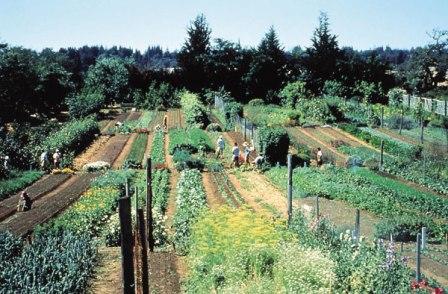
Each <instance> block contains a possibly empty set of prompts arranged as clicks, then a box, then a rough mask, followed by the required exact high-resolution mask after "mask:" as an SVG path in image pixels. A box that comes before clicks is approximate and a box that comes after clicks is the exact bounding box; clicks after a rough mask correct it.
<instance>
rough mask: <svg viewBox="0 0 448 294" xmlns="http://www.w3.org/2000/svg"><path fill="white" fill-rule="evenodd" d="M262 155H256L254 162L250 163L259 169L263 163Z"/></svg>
mask: <svg viewBox="0 0 448 294" xmlns="http://www.w3.org/2000/svg"><path fill="white" fill-rule="evenodd" d="M263 159H264V157H263V154H258V156H257V157H255V159H254V161H252V163H253V164H254V165H255V166H256V167H257V168H260V167H261V164H262V163H263Z"/></svg>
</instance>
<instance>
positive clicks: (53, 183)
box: [0, 174, 71, 221]
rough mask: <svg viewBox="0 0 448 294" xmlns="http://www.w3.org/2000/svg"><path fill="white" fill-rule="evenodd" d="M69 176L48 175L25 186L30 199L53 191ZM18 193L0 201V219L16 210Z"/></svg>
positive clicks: (35, 198)
mask: <svg viewBox="0 0 448 294" xmlns="http://www.w3.org/2000/svg"><path fill="white" fill-rule="evenodd" d="M70 177H71V175H69V174H57V175H48V176H45V177H44V178H42V179H40V180H39V181H37V182H35V183H34V184H33V185H31V186H29V187H28V188H26V190H27V192H28V195H29V196H30V198H31V200H33V201H36V200H37V199H39V198H40V197H42V196H43V195H45V194H47V193H49V192H51V191H53V190H54V189H55V188H56V187H58V186H59V185H61V184H62V183H64V182H65V181H67V180H68V179H69V178H70ZM20 194H21V193H18V194H16V195H14V196H11V197H9V198H8V199H5V200H3V201H2V202H0V221H2V220H4V219H5V218H7V217H9V216H11V215H12V214H14V213H15V212H16V210H17V203H18V201H19V199H20Z"/></svg>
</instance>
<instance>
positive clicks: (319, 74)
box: [305, 12, 341, 94]
mask: <svg viewBox="0 0 448 294" xmlns="http://www.w3.org/2000/svg"><path fill="white" fill-rule="evenodd" d="M336 38H337V36H336V35H332V34H331V33H330V23H329V21H328V15H327V14H326V13H324V12H321V14H320V16H319V26H318V27H317V28H316V30H315V31H314V34H313V38H312V39H311V42H312V44H313V45H312V46H311V47H310V48H307V54H308V57H307V58H306V62H305V64H306V68H307V70H308V79H309V80H308V81H307V85H308V86H309V87H310V89H311V90H312V91H313V92H315V93H316V94H318V93H319V92H320V91H321V89H322V87H323V85H324V83H325V81H327V80H334V79H336V69H337V61H338V59H339V58H340V57H341V51H340V49H339V47H338V41H337V40H336Z"/></svg>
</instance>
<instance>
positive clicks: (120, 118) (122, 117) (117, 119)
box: [101, 113, 130, 134]
mask: <svg viewBox="0 0 448 294" xmlns="http://www.w3.org/2000/svg"><path fill="white" fill-rule="evenodd" d="M129 115H130V114H129V113H120V114H118V115H116V116H115V118H114V119H112V120H111V121H110V122H109V123H108V124H107V125H105V126H104V127H103V128H101V133H102V134H103V133H105V132H107V130H108V129H110V128H112V127H113V126H115V123H117V122H124V121H125V120H127V118H128V116H129Z"/></svg>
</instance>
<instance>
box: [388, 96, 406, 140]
mask: <svg viewBox="0 0 448 294" xmlns="http://www.w3.org/2000/svg"><path fill="white" fill-rule="evenodd" d="M403 94H404V93H403V91H402V90H400V89H399V88H393V89H391V90H389V92H388V93H387V97H388V98H389V106H391V107H392V108H393V109H397V110H399V111H400V127H399V131H398V133H399V134H400V135H401V131H402V130H403V119H404V106H403Z"/></svg>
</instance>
